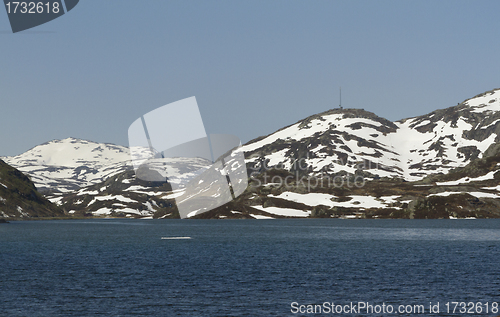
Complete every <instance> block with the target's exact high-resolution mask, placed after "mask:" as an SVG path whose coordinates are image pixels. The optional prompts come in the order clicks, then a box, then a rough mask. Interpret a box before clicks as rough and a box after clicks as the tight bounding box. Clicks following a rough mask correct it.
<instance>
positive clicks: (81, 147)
mask: <svg viewBox="0 0 500 317" xmlns="http://www.w3.org/2000/svg"><path fill="white" fill-rule="evenodd" d="M2 159H3V160H4V161H5V162H6V163H7V164H10V165H12V166H14V167H16V168H17V169H19V170H20V171H22V172H23V173H26V174H28V175H30V177H31V179H32V180H33V182H34V183H35V185H36V187H37V188H38V190H39V191H40V192H42V193H45V194H54V193H66V192H71V191H74V190H78V189H79V188H81V187H84V186H88V185H91V184H95V183H99V182H101V181H103V180H105V179H107V178H108V177H110V176H112V175H115V174H117V173H120V172H122V171H125V170H128V169H131V168H132V165H131V163H130V154H129V150H128V148H126V147H123V146H119V145H114V144H105V143H96V142H92V141H86V140H79V139H75V138H67V139H64V140H53V141H50V142H47V143H44V144H41V145H38V146H36V147H34V148H32V149H30V150H28V151H26V152H24V153H22V154H20V155H17V156H10V157H2Z"/></svg>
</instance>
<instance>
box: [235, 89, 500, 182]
mask: <svg viewBox="0 0 500 317" xmlns="http://www.w3.org/2000/svg"><path fill="white" fill-rule="evenodd" d="M499 133H500V89H496V90H492V91H488V92H485V93H483V94H480V95H477V96H475V97H474V98H471V99H468V100H466V101H464V102H462V103H461V104H459V105H457V106H454V107H450V108H446V109H442V110H436V111H434V112H431V113H430V114H427V115H423V116H419V117H414V118H408V119H403V120H399V121H396V122H391V121H388V120H386V119H384V118H380V117H378V116H376V115H375V114H373V113H371V112H368V111H365V110H363V109H333V110H328V111H326V112H323V113H320V114H317V115H313V116H310V117H308V118H306V119H304V120H301V121H299V122H297V123H295V124H293V125H290V126H288V127H285V128H283V129H281V130H278V131H277V132H275V133H272V134H270V135H268V136H266V137H261V138H258V139H255V140H252V141H250V142H249V143H247V144H245V146H243V148H242V150H243V151H245V153H246V156H247V162H248V163H249V164H250V167H251V168H252V167H253V166H255V165H256V164H257V165H259V164H260V163H259V162H266V167H267V168H272V167H279V168H282V169H285V170H289V171H291V170H294V169H297V164H296V163H297V162H299V160H301V161H300V163H301V164H300V170H301V172H303V171H307V174H308V175H310V176H318V174H328V175H342V174H347V173H350V174H356V173H358V174H359V173H362V174H363V175H364V176H366V177H369V178H370V177H371V178H372V179H376V178H379V177H398V178H403V179H405V180H407V181H416V180H420V179H422V178H424V177H426V176H427V175H430V174H434V173H447V172H448V171H449V170H451V169H453V168H457V167H463V166H465V165H467V164H468V163H470V162H471V161H472V160H474V159H477V158H481V157H482V156H483V154H484V153H485V152H486V150H487V149H488V147H490V146H491V145H492V144H494V143H495V142H497V141H498V140H499V137H498V135H499Z"/></svg>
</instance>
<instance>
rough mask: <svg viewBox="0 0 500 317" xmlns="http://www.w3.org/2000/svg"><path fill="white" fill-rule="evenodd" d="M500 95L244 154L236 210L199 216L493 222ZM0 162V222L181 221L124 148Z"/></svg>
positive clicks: (295, 129)
mask: <svg viewBox="0 0 500 317" xmlns="http://www.w3.org/2000/svg"><path fill="white" fill-rule="evenodd" d="M499 141H500V89H495V90H491V91H487V92H485V93H482V94H480V95H477V96H475V97H473V98H470V99H468V100H465V101H464V102H462V103H460V104H458V105H456V106H453V107H449V108H445V109H440V110H436V111H433V112H431V113H429V114H426V115H423V116H419V117H414V118H408V119H403V120H399V121H396V122H391V121H389V120H386V119H384V118H381V117H378V116H377V115H375V114H373V113H371V112H369V111H365V110H363V109H331V110H328V111H325V112H323V113H320V114H316V115H312V116H310V117H308V118H305V119H303V120H301V121H299V122H297V123H295V124H292V125H290V126H287V127H284V128H282V129H280V130H278V131H276V132H274V133H272V134H270V135H267V136H263V137H259V138H257V139H254V140H252V141H250V142H248V143H246V144H244V145H243V146H242V147H241V148H240V149H239V150H238V151H243V152H244V154H245V161H246V164H247V171H248V175H249V185H248V188H247V189H246V191H245V192H244V193H243V194H241V195H240V196H239V197H237V198H236V199H235V200H233V201H231V202H229V203H227V204H225V205H222V206H220V207H218V208H215V209H213V210H211V211H209V212H206V213H202V214H199V215H195V216H194V217H193V218H212V219H224V218H248V219H269V218H283V217H328V218H331V217H336V218H412V219H413V218H415V219H419V218H421V219H425V218H451V219H453V218H498V217H500V143H499ZM1 159H2V160H3V162H5V163H3V162H1V164H0V218H2V217H3V218H5V219H7V220H9V219H30V218H45V217H133V218H179V212H178V210H177V208H176V204H175V197H178V195H182V193H181V192H179V191H172V190H171V187H170V185H169V184H168V183H161V182H146V181H143V180H140V179H138V178H136V177H135V172H134V170H133V167H132V164H131V162H130V154H129V150H128V148H127V147H123V146H119V145H113V144H102V143H95V142H92V141H85V140H79V139H74V138H68V139H64V140H54V141H50V142H47V143H45V144H41V145H39V146H36V147H34V148H33V149H31V150H29V151H27V152H25V153H23V154H20V155H17V156H11V157H2V158H1Z"/></svg>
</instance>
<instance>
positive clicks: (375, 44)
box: [0, 0, 500, 156]
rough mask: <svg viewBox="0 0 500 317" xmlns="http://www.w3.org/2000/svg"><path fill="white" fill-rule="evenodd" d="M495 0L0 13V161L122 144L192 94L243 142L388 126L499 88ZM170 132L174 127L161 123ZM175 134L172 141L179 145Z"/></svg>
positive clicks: (201, 4) (86, 3) (88, 7)
mask: <svg viewBox="0 0 500 317" xmlns="http://www.w3.org/2000/svg"><path fill="white" fill-rule="evenodd" d="M498 12H500V1H460V0H453V1H447V0H443V1H334V0H328V1H326V0H325V1H320V0H301V1H299V0H265V1H259V0H251V1H250V0H248V1H245V0H239V1H233V0H227V1H210V0H201V1H194V0H192V1H191V0H148V1H143V0H106V1H103V0H80V3H79V4H78V5H77V6H76V7H75V8H74V9H73V10H71V11H70V12H68V13H67V14H65V15H64V16H62V17H60V18H57V19H55V20H53V21H50V22H48V23H46V24H43V25H40V26H38V27H36V28H32V29H30V30H26V31H22V32H19V33H15V34H14V33H12V31H11V29H10V25H9V21H8V17H7V13H6V10H4V9H2V8H0V54H1V55H0V57H1V58H0V156H8V155H17V154H20V153H22V152H25V151H27V150H29V149H30V148H32V147H34V146H36V145H38V144H42V143H44V142H48V141H50V140H54V139H64V138H67V137H74V138H81V139H86V140H91V141H95V142H107V143H114V144H120V145H128V134H127V131H128V128H129V126H130V125H131V124H132V122H134V121H135V120H136V119H137V118H139V117H140V116H142V115H144V114H145V113H147V112H149V111H152V110H154V109H156V108H158V107H161V106H163V105H165V104H168V103H171V102H175V101H178V100H181V99H184V98H188V97H192V96H195V97H196V100H197V102H198V106H199V109H200V112H201V115H202V118H203V122H204V125H205V129H206V131H207V133H228V134H233V135H236V136H238V137H239V138H240V139H241V140H242V142H243V143H245V142H247V141H249V140H251V139H253V138H256V137H259V136H262V135H267V134H269V133H272V132H274V131H276V130H278V129H280V128H282V127H284V126H287V125H290V124H293V123H295V122H297V121H299V120H301V119H303V118H305V117H307V116H310V115H313V114H316V113H320V112H323V111H326V110H328V109H331V108H335V107H338V105H339V87H342V105H343V106H344V107H345V108H363V109H365V110H368V111H370V112H373V113H375V114H377V115H378V116H381V117H384V118H387V119H389V120H393V121H395V120H399V119H402V118H407V117H412V116H418V115H423V114H426V113H429V112H431V111H433V110H436V109H441V108H446V107H451V106H454V105H456V104H457V103H459V102H462V101H464V100H465V99H468V98H471V97H473V96H475V95H477V94H480V93H482V92H485V91H487V90H491V89H494V88H500V40H499V39H500V19H498ZM165 124H167V125H168V124H169V122H168V119H167V120H166V122H165ZM173 137H175V136H173Z"/></svg>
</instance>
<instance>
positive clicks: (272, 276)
mask: <svg viewBox="0 0 500 317" xmlns="http://www.w3.org/2000/svg"><path fill="white" fill-rule="evenodd" d="M179 236H182V237H186V236H188V237H191V238H192V239H189V240H165V239H163V240H162V239H161V237H179ZM499 263H500V221H499V220H337V219H336V220H334V219H294V220H91V221H83V220H80V221H76V220H75V221H73V220H71V221H31V222H28V221H26V222H12V223H10V224H2V225H0V316H94V315H97V316H310V315H315V314H301V313H292V311H293V310H296V309H298V308H293V306H292V303H296V304H294V305H295V306H296V307H299V306H300V305H304V306H302V308H303V311H305V309H306V308H307V306H305V305H308V304H318V305H323V303H325V302H327V303H335V305H337V304H342V305H346V304H350V303H351V302H354V303H357V302H365V303H366V302H368V304H372V305H382V304H385V305H393V306H394V308H395V309H397V307H398V306H399V305H425V309H426V310H425V311H424V312H423V314H420V316H437V315H439V316H464V315H467V316H478V315H482V316H497V315H500V312H498V313H496V314H495V313H492V312H491V305H492V302H500V264H499ZM452 301H457V302H466V303H468V302H474V303H477V302H480V303H482V305H483V306H482V307H483V312H482V313H481V314H478V313H477V311H476V312H475V313H474V314H459V313H455V314H451V313H446V307H445V306H444V305H445V303H446V302H452ZM429 302H432V303H433V304H435V303H437V302H440V313H439V314H431V313H430V312H429V307H428V306H429ZM486 303H488V306H489V310H490V312H489V313H488V314H486V313H485V308H486V306H485V305H486ZM316 312H318V311H316ZM323 313H324V315H332V314H331V313H330V314H328V313H325V311H323ZM316 315H321V314H316ZM336 315H343V316H385V315H388V316H389V315H390V314H383V313H379V314H367V313H365V312H360V311H357V312H356V313H352V312H349V313H348V314H336ZM400 315H401V314H400ZM402 315H405V316H413V315H416V314H402Z"/></svg>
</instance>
